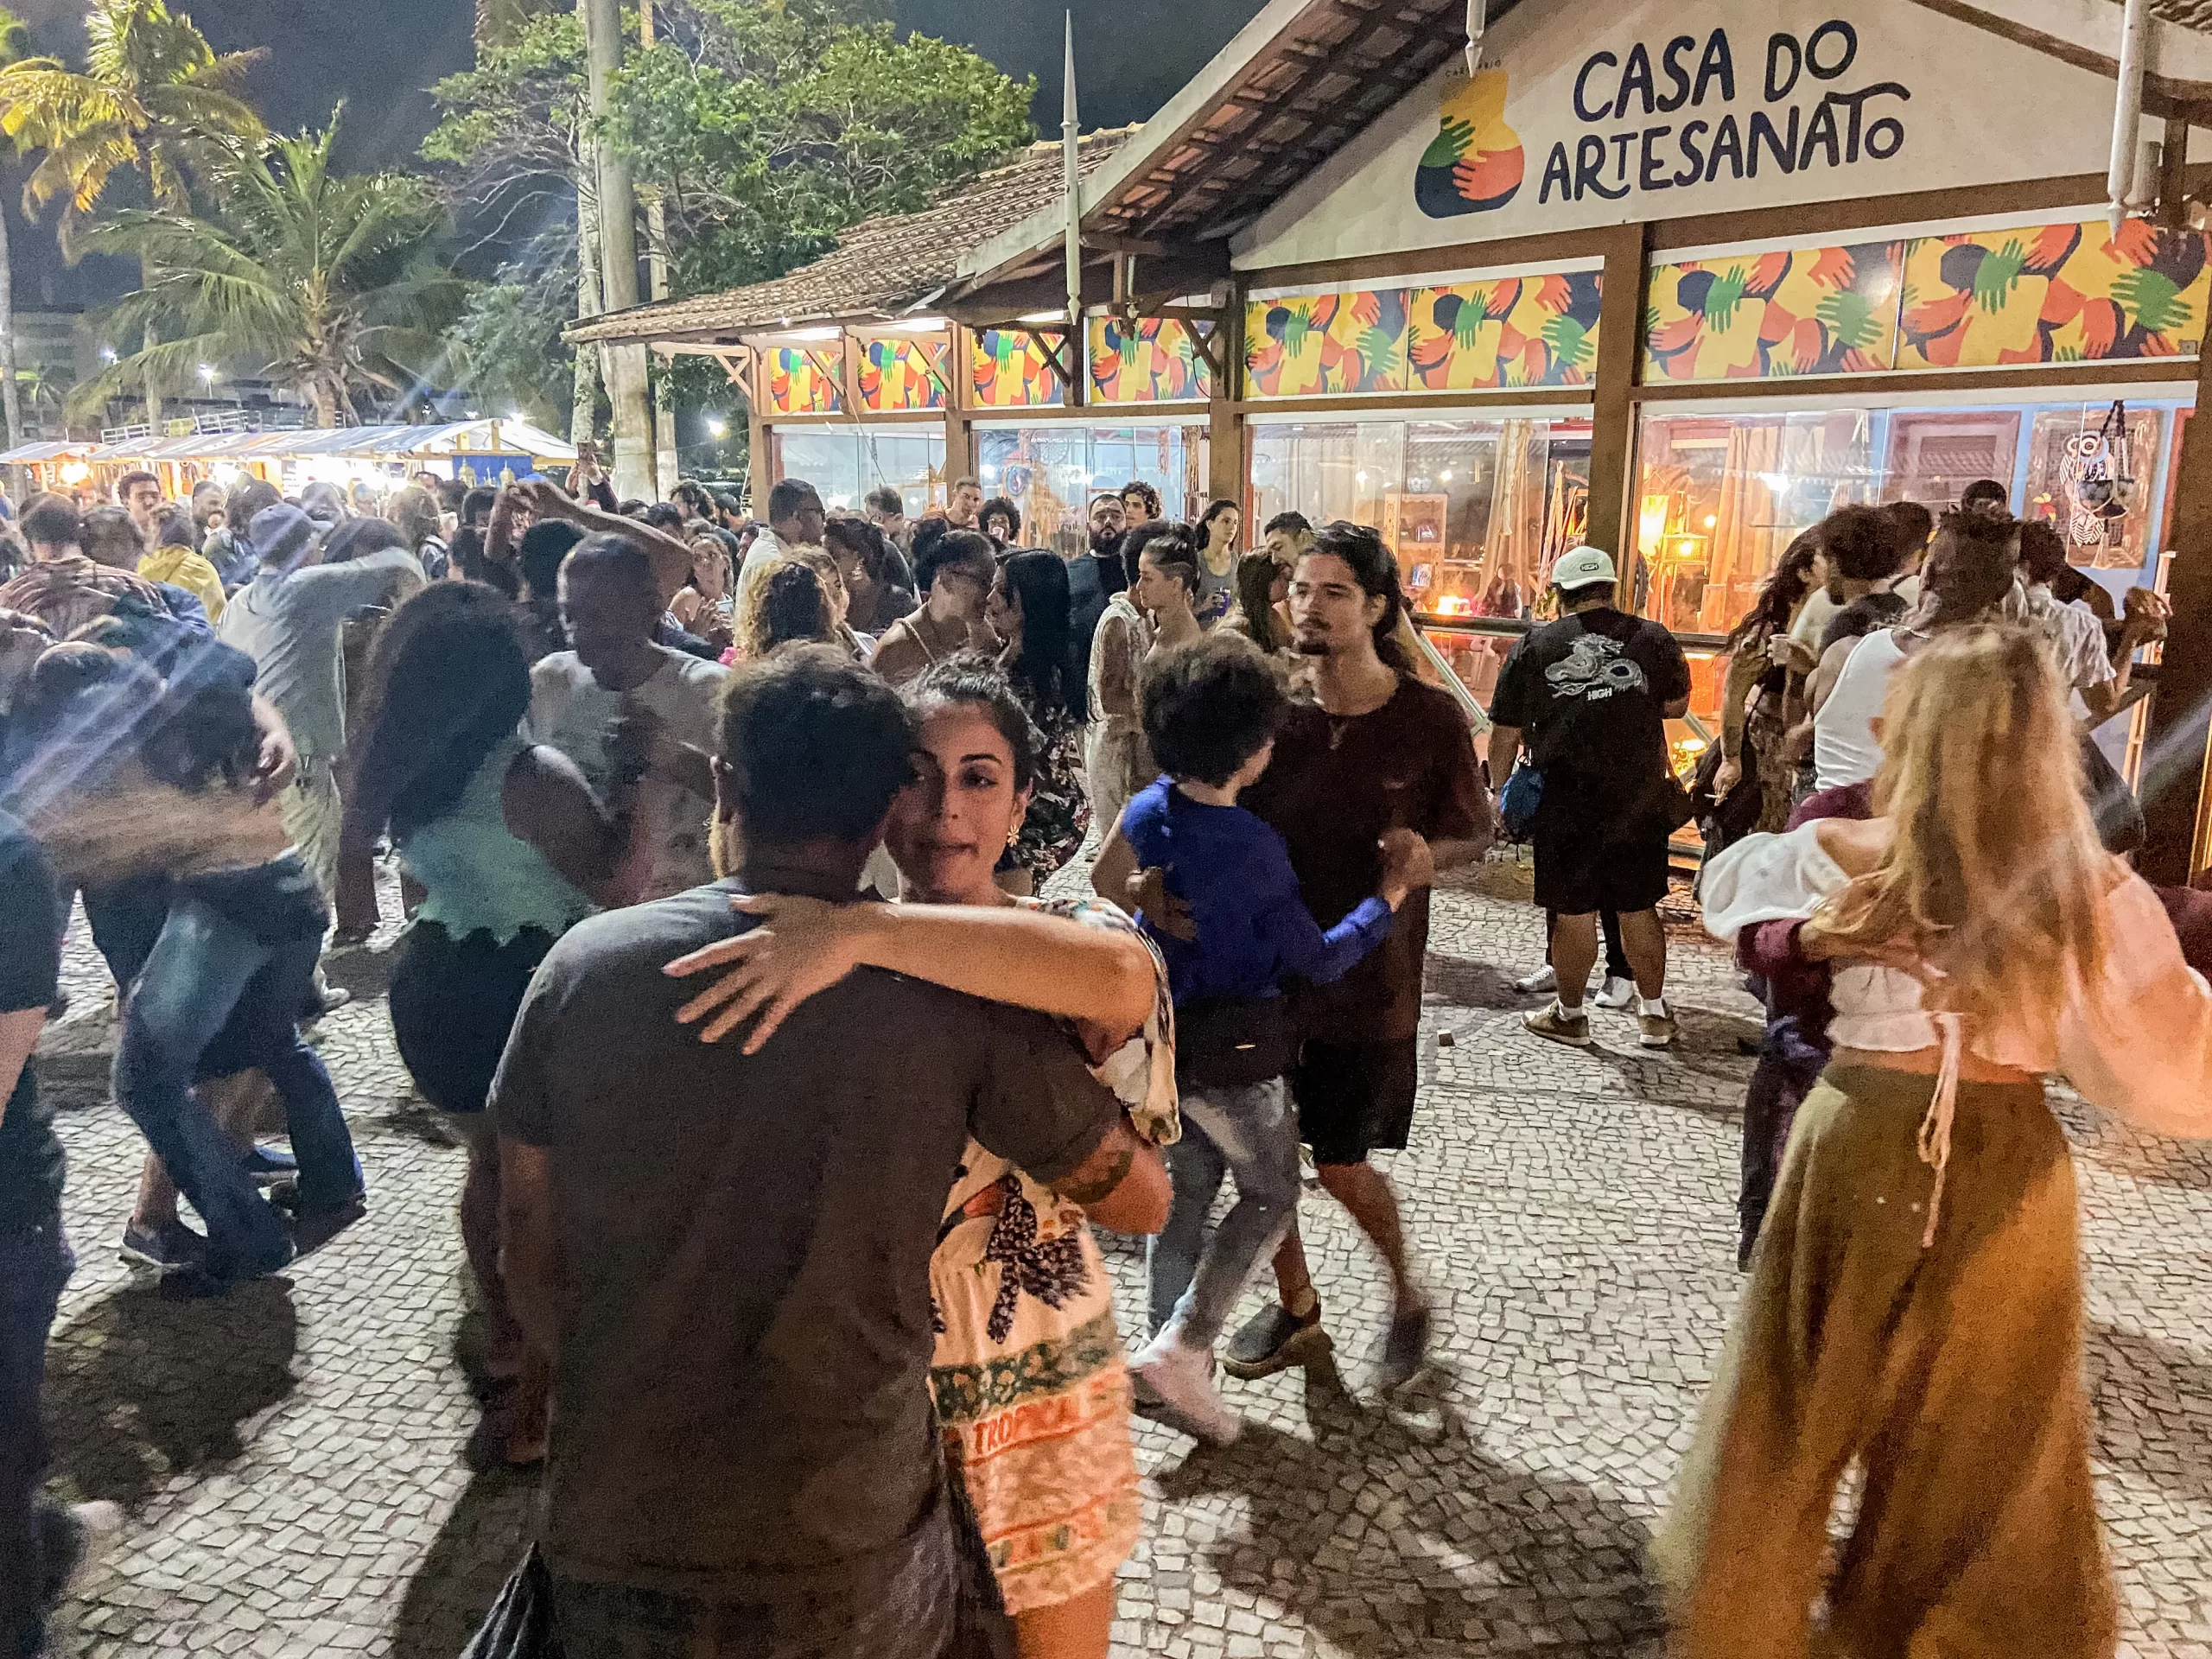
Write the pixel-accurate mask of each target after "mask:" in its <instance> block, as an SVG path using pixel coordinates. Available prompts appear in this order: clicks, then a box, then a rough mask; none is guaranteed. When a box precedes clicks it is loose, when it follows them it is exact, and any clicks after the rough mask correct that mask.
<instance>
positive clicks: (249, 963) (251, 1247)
mask: <svg viewBox="0 0 2212 1659" xmlns="http://www.w3.org/2000/svg"><path fill="white" fill-rule="evenodd" d="M321 952H322V939H321V935H320V934H317V935H315V936H313V937H310V938H299V939H291V940H287V941H286V942H285V943H283V944H277V945H268V944H262V943H261V942H260V941H259V940H257V939H256V938H254V937H253V935H251V933H249V932H247V931H245V929H244V928H242V927H240V926H238V924H236V923H235V922H232V921H231V920H229V919H228V918H226V917H224V916H221V915H219V914H218V913H217V912H215V911H213V910H211V909H210V908H208V906H206V905H204V904H202V903H200V901H199V900H198V899H179V900H178V901H177V902H176V903H175V905H174V906H171V908H170V910H169V914H168V920H167V921H166V922H164V923H163V924H162V934H161V938H159V939H158V940H156V942H155V944H154V950H153V954H152V955H151V956H150V957H148V958H147V959H146V967H145V971H144V972H143V974H141V975H140V976H139V980H138V988H137V992H136V993H135V994H134V995H132V997H131V999H130V1012H129V1013H128V1014H126V1015H125V1016H124V1027H123V1043H122V1046H121V1047H120V1048H119V1049H118V1051H117V1052H116V1057H115V1094H116V1098H117V1099H118V1100H119V1101H121V1102H122V1103H123V1109H124V1110H125V1111H126V1112H128V1113H130V1117H131V1121H132V1122H135V1123H137V1126H138V1129H139V1132H140V1133H141V1134H142V1135H144V1136H145V1137H146V1144H147V1145H148V1146H149V1147H152V1148H153V1149H154V1152H155V1154H156V1155H157V1156H158V1157H159V1158H160V1159H161V1160H162V1164H163V1165H164V1166H166V1167H167V1168H168V1173H169V1176H170V1179H173V1180H175V1182H176V1184H177V1187H178V1189H179V1190H180V1191H181V1192H183V1193H184V1195H185V1196H186V1197H187V1198H190V1199H191V1200H192V1204H193V1207H194V1209H196V1210H197V1211H200V1219H201V1220H203V1221H205V1222H206V1223H207V1268H208V1271H209V1272H210V1273H211V1274H214V1275H215V1276H217V1277H218V1278H251V1277H252V1276H254V1275H256V1274H264V1273H273V1272H275V1271H276V1270H277V1268H281V1267H283V1265H284V1263H285V1262H288V1261H289V1260H290V1259H291V1242H290V1239H289V1237H288V1236H287V1235H286V1233H285V1230H284V1225H283V1222H282V1221H281V1220H280V1219H279V1218H278V1217H277V1212H276V1211H274V1210H272V1209H271V1208H270V1206H269V1205H268V1203H267V1201H266V1200H264V1198H262V1196H261V1194H260V1193H259V1192H257V1190H256V1189H255V1186H254V1184H253V1179H252V1178H251V1176H250V1175H248V1174H247V1173H246V1171H245V1165H244V1164H243V1163H242V1162H241V1161H240V1160H239V1158H238V1148H237V1147H233V1146H232V1144H231V1142H230V1141H229V1140H228V1138H227V1137H226V1136H225V1135H224V1134H223V1132H222V1131H221V1130H220V1129H219V1128H217V1127H216V1125H215V1120H214V1119H213V1117H211V1116H209V1115H208V1113H207V1110H206V1109H205V1108H203V1107H202V1106H200V1103H198V1102H197V1101H195V1100H194V1098H193V1097H192V1081H193V1071H194V1065H195V1063H196V1062H197V1061H198V1060H199V1058H200V1052H201V1051H202V1050H203V1049H205V1048H206V1047H207V1045H208V1043H209V1042H211V1041H212V1040H213V1039H214V1036H215V1034H216V1033H218V1032H219V1031H220V1030H222V1028H223V1027H224V1024H225V1022H226V1021H227V1020H229V1019H230V1017H231V1014H232V1009H233V1008H236V1009H238V1012H239V1014H240V1016H241V1019H242V1020H243V1021H244V1033H243V1034H244V1036H245V1046H244V1053H245V1054H246V1055H250V1056H251V1061H250V1063H251V1065H255V1066H257V1067H258V1068H259V1069H260V1070H261V1071H263V1072H264V1073H265V1074H266V1075H267V1076H268V1078H269V1081H270V1084H271V1085H272V1086H273V1087H274V1088H275V1089H276V1090H277V1097H278V1098H279V1099H281V1100H282V1101H283V1103H284V1127H285V1129H286V1131H287V1132H288V1133H289V1135H290V1136H291V1138H292V1152H293V1155H294V1156H295V1157H296V1158H297V1159H298V1160H299V1163H300V1177H299V1192H300V1205H301V1208H302V1210H321V1209H326V1208H329V1207H332V1206H335V1205H341V1204H344V1203H346V1201H347V1200H349V1199H351V1198H354V1197H356V1196H357V1195H358V1194H359V1192H360V1191H361V1165H360V1160H359V1159H357V1158H356V1157H354V1155H353V1135H351V1134H350V1133H349V1132H348V1131H347V1129H346V1116H345V1114H344V1113H343V1112H342V1111H340V1109H339V1105H338V1092H337V1090H334V1089H333V1088H332V1087H331V1084H330V1074H329V1073H328V1072H327V1071H324V1070H323V1065H322V1060H321V1057H320V1056H319V1055H317V1054H316V1053H315V1050H314V1049H312V1048H311V1047H309V1046H308V1044H307V1043H306V1041H305V1040H304V1039H302V1037H301V1036H300V1033H299V1027H298V1025H297V1023H296V1020H297V1018H298V1014H299V1011H300V1009H301V1008H302V1007H303V1006H304V1005H305V1003H306V999H307V995H308V987H309V986H310V985H311V984H312V983H313V982H314V979H315V962H316V960H317V958H318V957H320V956H321Z"/></svg>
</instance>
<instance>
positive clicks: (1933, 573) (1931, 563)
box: [1921, 507, 2020, 627]
mask: <svg viewBox="0 0 2212 1659" xmlns="http://www.w3.org/2000/svg"><path fill="white" fill-rule="evenodd" d="M2019 554H2020V522H2019V520H2018V519H2017V518H2012V517H2011V516H2010V515H2007V516H2005V517H2004V518H1995V517H1993V516H1992V515H1990V514H1988V513H1986V512H1975V511H1974V510H1973V509H1972V508H1970V507H1953V508H1952V509H1951V510H1950V511H1949V512H1946V513H1945V514H1944V515H1943V516H1942V518H1938V519H1937V520H1936V538H1935V540H1934V541H1932V542H1930V543H1929V547H1928V568H1927V570H1926V572H1925V573H1924V574H1923V576H1922V577H1921V594H1922V599H1923V603H1924V604H1926V605H1927V606H1928V607H1929V608H1928V609H1927V611H1926V612H1925V613H1924V614H1923V619H1922V620H1923V626H1938V627H1940V626H1947V625H1948V624H1950V623H1954V622H1964V621H1969V620H1973V619H1974V618H1975V617H1978V616H1980V614H1981V613H1983V612H1984V611H1986V610H1987V609H1988V608H1989V607H1991V606H1992V605H1994V604H1996V603H1998V601H2000V600H2002V599H2003V598H2004V597H2005V595H2006V594H2009V593H2010V592H2012V583H2013V582H2014V581H2015V580H2016V575H2017V573H2016V571H2015V569H2014V566H2015V564H2016V563H2017V562H2018V558H2019Z"/></svg>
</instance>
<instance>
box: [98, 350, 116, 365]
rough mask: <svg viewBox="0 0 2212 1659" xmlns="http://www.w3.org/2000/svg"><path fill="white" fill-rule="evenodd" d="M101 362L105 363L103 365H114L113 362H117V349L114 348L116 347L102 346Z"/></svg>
mask: <svg viewBox="0 0 2212 1659" xmlns="http://www.w3.org/2000/svg"><path fill="white" fill-rule="evenodd" d="M100 361H101V362H103V363H112V362H114V361H115V347H114V346H101V347H100Z"/></svg>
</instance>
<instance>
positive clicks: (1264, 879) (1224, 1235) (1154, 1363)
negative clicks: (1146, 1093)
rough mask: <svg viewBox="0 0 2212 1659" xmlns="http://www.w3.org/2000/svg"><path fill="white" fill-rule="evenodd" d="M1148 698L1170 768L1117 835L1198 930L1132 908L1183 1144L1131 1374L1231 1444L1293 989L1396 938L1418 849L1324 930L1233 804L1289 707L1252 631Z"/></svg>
mask: <svg viewBox="0 0 2212 1659" xmlns="http://www.w3.org/2000/svg"><path fill="white" fill-rule="evenodd" d="M1139 701H1140V708H1141V715H1142V717H1143V721H1144V732H1145V737H1146V740H1147V741H1148V742H1149V743H1150V745H1151V747H1152V753H1153V755H1154V759H1155V760H1158V762H1159V763H1160V768H1161V770H1162V771H1163V772H1166V776H1165V777H1163V778H1161V779H1159V780H1158V781H1157V782H1155V783H1153V784H1151V785H1147V787H1146V788H1144V789H1141V790H1140V791H1137V793H1136V794H1135V796H1134V797H1133V798H1131V799H1130V802H1129V804H1128V808H1127V809H1126V810H1124V811H1123V813H1122V820H1121V835H1122V838H1123V839H1124V840H1125V841H1127V842H1128V844H1129V848H1130V850H1131V851H1132V852H1134V853H1135V856H1136V861H1137V865H1138V868H1143V869H1155V868H1156V869H1160V870H1163V871H1165V872H1166V884H1167V890H1168V892H1169V893H1172V894H1173V896H1174V897H1175V898H1177V899H1179V900H1181V901H1182V903H1183V904H1184V905H1185V906H1188V908H1189V911H1190V919H1191V921H1192V925H1194V927H1195V929H1196V936H1195V938H1180V937H1178V936H1177V934H1176V933H1174V932H1171V931H1169V930H1168V929H1167V928H1166V927H1164V926H1161V925H1159V923H1160V918H1155V917H1151V916H1147V915H1145V914H1143V913H1141V912H1140V914H1139V916H1138V918H1137V919H1138V921H1139V922H1140V923H1141V924H1142V925H1143V927H1144V929H1145V931H1146V932H1147V934H1148V935H1149V936H1150V937H1151V938H1152V939H1153V941H1154V944H1157V945H1158V946H1159V947H1160V954H1161V955H1162V956H1163V957H1165V958H1166V963H1167V976H1168V986H1169V988H1170V990H1171V991H1172V993H1173V996H1174V1001H1175V1008H1176V1026H1177V1033H1178V1035H1177V1062H1176V1074H1177V1081H1178V1083H1179V1085H1180V1091H1181V1096H1182V1112H1183V1138H1182V1140H1181V1141H1179V1142H1178V1143H1177V1144H1176V1145H1174V1146H1173V1147H1168V1148H1167V1149H1166V1150H1167V1163H1168V1170H1169V1173H1171V1174H1172V1175H1173V1179H1174V1183H1175V1198H1174V1203H1173V1208H1172V1209H1171V1211H1170V1212H1169V1215H1168V1220H1167V1225H1166V1227H1165V1228H1164V1229H1163V1230H1161V1231H1160V1234H1159V1236H1157V1237H1155V1238H1154V1239H1153V1240H1151V1241H1150V1243H1149V1245H1148V1247H1147V1249H1148V1255H1147V1266H1148V1268H1149V1271H1150V1276H1151V1304H1152V1320H1153V1324H1154V1327H1155V1334H1154V1338H1153V1340H1152V1342H1151V1343H1150V1344H1148V1345H1147V1347H1146V1348H1145V1349H1144V1351H1142V1352H1141V1353H1140V1354H1138V1355H1137V1356H1136V1357H1135V1359H1133V1360H1132V1361H1131V1362H1130V1365H1129V1369H1130V1371H1131V1372H1132V1373H1133V1374H1134V1375H1135V1376H1136V1377H1137V1378H1138V1379H1139V1380H1140V1381H1141V1382H1142V1383H1146V1384H1147V1385H1149V1387H1150V1388H1151V1389H1153V1390H1154V1392H1155V1393H1156V1394H1157V1395H1159V1396H1160V1399H1162V1400H1163V1401H1165V1402H1166V1404H1167V1406H1168V1407H1169V1408H1171V1409H1172V1410H1173V1413H1174V1414H1175V1415H1176V1417H1177V1418H1178V1419H1179V1421H1180V1422H1181V1423H1182V1424H1183V1425H1184V1426H1185V1427H1189V1428H1191V1429H1192V1431H1193V1432H1194V1433H1197V1434H1198V1437H1199V1438H1200V1439H1202V1440H1210V1441H1212V1442H1214V1443H1216V1444H1222V1443H1226V1442H1227V1441H1229V1440H1234V1439H1235V1438H1236V1433H1237V1430H1238V1429H1239V1428H1240V1427H1242V1425H1241V1423H1240V1421H1239V1420H1238V1419H1237V1417H1236V1414H1235V1413H1234V1412H1232V1411H1230V1409H1229V1408H1228V1407H1226V1406H1225V1405H1224V1404H1223V1403H1222V1401H1221V1396H1220V1395H1218V1394H1217V1393H1216V1392H1215V1389H1214V1386H1213V1345H1214V1343H1215V1342H1216V1340H1217V1339H1218V1338H1219V1337H1220V1335H1221V1330H1222V1325H1223V1324H1224V1321H1225V1320H1226V1319H1228V1317H1229V1313H1230V1309H1231V1308H1232V1307H1233V1306H1235V1305H1236V1297H1237V1294H1238V1293H1239V1292H1240V1291H1242V1290H1243V1287H1244V1281H1245V1280H1246V1278H1247V1277H1249V1274H1250V1273H1251V1271H1252V1268H1253V1267H1254V1265H1255V1263H1256V1262H1258V1261H1259V1260H1260V1259H1261V1257H1262V1256H1263V1255H1267V1254H1268V1252H1269V1251H1271V1250H1272V1249H1274V1247H1275V1245H1276V1244H1277V1243H1280V1242H1281V1238H1282V1236H1283V1233H1284V1231H1285V1230H1287V1228H1288V1226H1289V1224H1290V1220H1291V1216H1292V1213H1293V1211H1294V1209H1295V1206H1296V1205H1297V1202H1298V1125H1297V1121H1296V1119H1295V1118H1294V1116H1292V1113H1291V1109H1290V1103H1289V1096H1288V1091H1287V1089H1286V1088H1285V1086H1284V1083H1283V1072H1284V1071H1286V1070H1287V1067H1288V1065H1289V1062H1290V1060H1291V1058H1293V1056H1294V1053H1295V1048H1296V1045H1295V1038H1294V1033H1293V1032H1292V1030H1291V1027H1290V1021H1289V1016H1288V1011H1287V1003H1286V1002H1285V1000H1284V998H1283V995H1282V984H1283V982H1284V980H1286V979H1287V978H1290V977H1292V976H1296V977H1300V978H1303V979H1306V980H1308V981H1311V982H1313V983H1315V984H1326V983H1327V982H1330V981H1331V980H1333V979H1338V978H1340V977H1341V976H1343V975H1344V973H1345V972H1346V971H1347V970H1348V969H1351V966H1352V964H1353V963H1357V961H1358V960H1359V959H1360V958H1361V957H1363V956H1365V955H1366V954H1367V953H1368V952H1369V951H1370V950H1373V949H1374V948H1375V947H1376V945H1378V944H1381V943H1382V942H1383V939H1384V938H1387V937H1389V931H1390V927H1391V924H1392V923H1393V921H1394V920H1395V915H1396V912H1397V908H1398V906H1399V905H1401V904H1402V903H1403V902H1404V899H1405V897H1406V894H1407V892H1408V887H1409V885H1410V884H1409V881H1408V869H1407V867H1406V864H1405V853H1404V852H1403V851H1402V849H1395V848H1393V847H1390V846H1388V845H1386V846H1385V848H1384V859H1383V880H1382V881H1381V883H1380V891H1379V892H1378V893H1376V895H1375V896H1374V897H1372V898H1368V899H1362V900H1361V901H1360V902H1359V903H1358V905H1357V906H1354V908H1353V910H1352V912H1351V914H1350V915H1348V916H1346V917H1345V918H1344V919H1343V920H1341V921H1340V922H1338V924H1337V925H1335V926H1334V927H1332V928H1329V929H1326V930H1324V929H1323V928H1322V927H1321V925H1319V923H1318V922H1316V921H1315V920H1314V919H1313V914H1312V912H1309V911H1308V910H1307V909H1306V904H1305V900H1304V899H1301V898H1300V896H1299V887H1298V878H1297V876H1296V875H1295V874H1294V873H1293V871H1292V869H1291V867H1290V852H1289V849H1287V847H1286V846H1285V845H1284V843H1283V839H1282V837H1281V836H1280V835H1278V834H1277V833H1276V832H1275V831H1274V829H1271V828H1270V827H1269V826H1268V824H1267V823H1264V822H1263V821H1262V819H1261V818H1260V817H1258V816H1257V815H1256V814H1255V813H1252V812H1250V811H1248V810H1246V809H1245V808H1243V807H1241V806H1239V805H1237V804H1236V798H1237V795H1238V793H1239V792H1240V791H1243V789H1244V788H1245V787H1246V786H1247V785H1249V784H1251V783H1252V782H1253V781H1254V780H1255V779H1257V778H1258V777H1259V776H1260V774H1261V773H1262V772H1265V771H1266V770H1267V767H1268V760H1269V759H1270V757H1271V756H1272V755H1273V753H1274V732H1275V728H1276V727H1277V725H1278V724H1279V723H1280V722H1281V719H1282V715H1283V713H1284V711H1285V709H1287V707H1288V703H1287V699H1286V698H1285V696H1284V695H1283V691H1282V688H1281V683H1279V682H1278V680H1277V678H1276V673H1275V670H1274V667H1273V665H1272V664H1270V663H1269V662H1268V659H1267V658H1266V657H1265V656H1263V655H1262V653H1261V652H1259V651H1258V650H1257V649H1256V648H1255V647H1254V646H1253V645H1251V644H1250V643H1249V641H1247V640H1245V639H1240V638H1238V637H1236V636H1235V635H1226V634H1218V633H1217V634H1213V635H1211V636H1209V637H1208V638H1207V639H1204V640H1201V641H1199V642H1198V644H1195V645H1188V646H1185V647H1184V648H1182V649H1180V650H1179V651H1176V652H1171V653H1169V654H1168V655H1167V656H1166V658H1163V659H1161V660H1160V661H1159V662H1158V663H1156V664H1154V665H1152V666H1151V667H1150V668H1148V669H1147V672H1146V674H1145V677H1144V681H1143V683H1142V686H1141V690H1140V694H1139ZM1224 1173H1228V1174H1231V1175H1234V1176H1235V1177H1236V1205H1235V1206H1234V1207H1233V1208H1232V1209H1231V1210H1230V1211H1229V1213H1228V1214H1227V1215H1226V1216H1225V1217H1223V1218H1222V1223H1221V1225H1220V1226H1219V1227H1218V1228H1217V1229H1216V1230H1215V1232H1214V1236H1213V1237H1212V1238H1211V1240H1206V1239H1205V1220H1206V1216H1207V1214H1208V1212H1209V1211H1210V1210H1211V1207H1212V1205H1213V1198H1214V1194H1215V1193H1216V1192H1218V1191H1219V1190H1220V1187H1221V1181H1222V1177H1223V1175H1224ZM1202 1241H1203V1243H1204V1248H1203V1249H1201V1243H1202Z"/></svg>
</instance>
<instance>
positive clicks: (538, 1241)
mask: <svg viewBox="0 0 2212 1659" xmlns="http://www.w3.org/2000/svg"><path fill="white" fill-rule="evenodd" d="M499 1276H500V1277H501V1279H502V1280H504V1281H505V1285H506V1292H507V1305H508V1306H510V1307H512V1309H513V1310H514V1315H515V1322H516V1323H517V1324H518V1325H521V1326H522V1329H523V1334H524V1336H526V1337H528V1338H530V1342H531V1346H532V1347H534V1348H536V1349H537V1351H538V1352H539V1353H541V1354H543V1355H546V1356H548V1357H550V1356H552V1355H553V1354H555V1353H556V1352H558V1351H559V1349H560V1343H561V1252H560V1247H559V1245H558V1243H556V1235H555V1232H554V1230H553V1149H552V1148H551V1147H534V1146H531V1144H529V1143H528V1142H527V1141H518V1140H516V1139H515V1138H514V1137H513V1136H512V1135H501V1136H500V1137H499Z"/></svg>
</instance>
